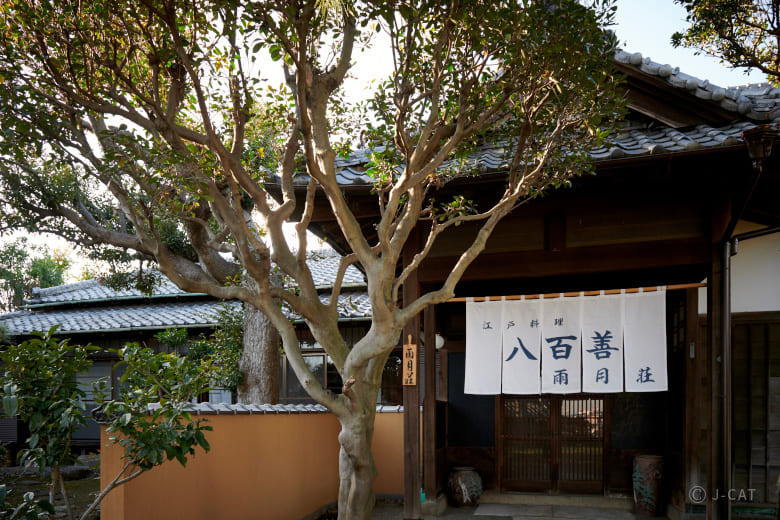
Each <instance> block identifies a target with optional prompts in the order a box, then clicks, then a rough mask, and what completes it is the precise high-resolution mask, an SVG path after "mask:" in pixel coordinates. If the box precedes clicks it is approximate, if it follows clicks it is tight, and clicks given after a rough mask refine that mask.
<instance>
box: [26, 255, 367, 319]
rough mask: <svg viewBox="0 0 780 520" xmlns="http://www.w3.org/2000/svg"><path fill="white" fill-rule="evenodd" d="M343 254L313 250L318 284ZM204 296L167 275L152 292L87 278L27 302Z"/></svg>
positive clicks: (37, 293)
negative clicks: (124, 287) (122, 287)
mask: <svg viewBox="0 0 780 520" xmlns="http://www.w3.org/2000/svg"><path fill="white" fill-rule="evenodd" d="M340 259H341V257H340V256H339V255H338V253H336V252H335V251H332V250H323V251H314V252H311V253H310V258H309V260H308V261H307V264H308V266H309V269H310V270H311V273H312V278H313V279H314V285H315V286H317V287H330V286H331V285H333V281H334V279H335V278H336V273H337V271H338V266H339V260H340ZM364 284H365V280H364V278H363V274H362V273H361V272H360V271H359V270H358V269H357V268H356V267H355V266H349V267H348V268H347V270H346V273H345V274H344V281H343V285H344V286H350V285H364ZM190 296H202V294H194V293H188V292H186V291H183V290H181V289H179V288H178V287H177V286H176V285H175V284H174V283H173V282H171V281H170V280H169V279H168V278H166V277H164V276H163V277H161V279H160V283H159V284H158V285H157V286H156V287H155V288H154V290H153V292H152V294H151V295H145V294H143V293H142V292H141V291H138V290H136V289H124V290H115V289H111V288H110V287H106V286H105V285H103V284H102V283H101V282H100V281H99V280H95V279H92V280H85V281H82V282H76V283H69V284H65V285H58V286H57V287H50V288H47V289H37V288H36V289H33V296H32V298H30V299H29V300H28V301H26V302H25V303H26V305H27V306H29V307H39V306H46V305H59V304H69V303H85V302H100V301H110V302H111V303H117V302H120V301H123V300H124V301H130V300H149V299H150V298H152V299H155V298H171V297H190Z"/></svg>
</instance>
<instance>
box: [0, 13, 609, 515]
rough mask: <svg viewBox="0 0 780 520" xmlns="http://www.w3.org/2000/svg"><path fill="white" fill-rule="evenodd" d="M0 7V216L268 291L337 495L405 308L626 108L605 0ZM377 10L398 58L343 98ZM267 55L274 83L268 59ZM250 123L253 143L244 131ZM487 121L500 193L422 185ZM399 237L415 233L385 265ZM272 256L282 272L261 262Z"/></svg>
mask: <svg viewBox="0 0 780 520" xmlns="http://www.w3.org/2000/svg"><path fill="white" fill-rule="evenodd" d="M0 13H1V14H0V18H2V21H3V22H4V26H5V27H6V28H7V29H6V30H5V31H4V32H3V34H2V35H0V80H1V82H0V96H1V97H2V100H1V101H0V111H2V118H3V124H4V133H3V134H2V167H0V178H1V179H2V185H1V186H0V187H1V188H2V201H0V203H2V204H3V205H5V207H6V208H7V211H6V212H5V213H4V216H3V219H4V220H5V222H6V224H7V225H14V226H31V225H35V226H36V227H37V228H39V229H44V230H49V231H53V232H56V233H60V234H62V235H64V236H66V237H68V238H69V239H71V240H74V241H79V242H81V243H83V244H104V245H109V246H111V247H113V248H116V249H117V250H118V251H125V250H130V251H133V252H136V253H137V254H139V255H141V256H142V257H146V258H150V259H153V260H154V261H155V262H156V263H157V264H158V265H159V268H160V269H161V271H162V272H163V273H164V274H165V275H166V276H168V277H169V278H170V279H171V280H173V281H174V283H176V284H177V285H178V286H180V287H181V288H183V289H184V290H187V291H196V292H205V293H209V294H211V295H213V296H215V297H218V298H225V299H238V300H242V301H244V302H246V303H248V304H250V305H252V306H253V307H255V308H257V309H259V310H261V311H262V312H263V313H264V314H265V315H266V316H267V317H268V319H269V321H270V322H271V323H272V324H273V326H274V327H275V328H276V329H277V330H278V332H279V334H280V336H281V339H282V343H283V349H284V353H285V355H286V356H287V359H288V362H289V365H290V366H291V367H292V369H293V371H294V372H295V374H296V376H297V377H298V379H299V380H300V382H301V385H302V386H303V388H305V389H306V391H307V392H308V394H309V395H310V396H311V397H312V398H313V399H315V400H316V401H317V402H319V403H321V404H323V405H325V406H326V407H328V409H330V410H331V411H332V412H333V413H334V414H335V416H336V417H337V418H338V420H339V421H340V423H341V427H342V430H341V433H340V434H339V442H340V445H341V451H340V458H339V465H340V467H339V474H340V478H341V484H340V490H339V497H338V500H339V517H340V518H342V519H346V518H349V519H358V518H368V517H369V516H370V511H371V508H372V506H373V502H374V497H373V492H372V489H371V488H372V483H373V481H374V478H375V474H376V470H375V467H374V463H373V458H372V456H371V439H372V435H373V428H374V417H375V412H376V408H375V405H376V401H377V393H378V390H379V387H380V382H381V381H380V379H381V374H382V368H383V366H384V364H385V361H386V360H387V358H388V356H389V354H390V352H391V351H392V349H393V348H394V347H395V345H397V343H398V339H399V335H400V333H401V330H402V328H403V327H404V326H405V325H406V324H407V323H408V322H409V321H410V320H411V319H412V318H413V317H414V316H416V315H417V314H418V313H419V312H420V311H421V310H422V309H423V308H425V307H426V306H429V305H434V304H436V303H440V302H443V301H445V300H447V299H448V298H450V297H452V295H453V294H454V290H455V286H456V284H457V282H458V280H459V279H460V277H461V276H462V274H463V272H464V271H465V270H466V268H467V267H468V266H469V264H470V263H471V262H472V261H473V260H474V258H475V257H476V256H477V255H478V254H479V253H480V252H481V251H482V250H483V249H484V247H485V243H486V241H487V239H488V237H489V236H490V233H491V232H492V231H493V229H494V228H495V226H496V224H497V223H498V222H499V221H500V220H501V219H502V218H503V217H504V216H506V215H507V214H509V213H510V212H511V211H512V209H513V208H515V207H516V206H517V205H518V204H520V203H521V202H522V201H523V200H524V199H526V198H527V197H529V196H535V195H537V194H538V193H540V192H541V191H542V190H543V189H544V188H546V187H548V186H550V185H558V184H565V183H566V182H567V179H568V178H569V177H571V176H572V175H576V174H579V173H582V172H584V171H587V170H588V169H589V167H590V162H589V155H588V153H587V151H588V149H589V148H590V147H591V146H592V145H594V144H595V143H596V142H598V141H599V140H601V139H602V138H603V137H604V136H605V134H606V130H607V129H608V128H609V122H610V121H612V120H614V118H615V116H616V115H618V113H619V106H620V102H619V101H618V97H619V96H618V95H617V94H616V83H617V81H616V79H615V77H614V76H613V73H612V70H613V69H612V62H611V58H612V53H613V46H614V41H612V40H611V38H610V37H609V36H608V35H607V34H606V33H605V32H604V31H603V27H604V25H605V23H607V22H608V21H609V18H610V17H611V15H612V8H611V6H610V5H609V4H608V2H602V1H600V0H597V1H594V2H593V5H590V6H585V5H582V4H581V3H580V2H577V1H575V0H558V1H555V2H549V1H542V0H539V1H531V0H528V1H525V0H519V1H512V2H493V1H474V2H459V1H457V0H455V1H451V2H431V1H420V2H418V1H410V2H406V1H402V2H368V3H357V2H354V3H352V2H316V1H314V0H310V1H303V0H301V1H295V0H290V1H286V2H280V1H278V0H274V1H268V2H266V1H257V2H240V1H228V0H192V1H175V0H140V1H127V0H94V1H92V2H80V1H75V0H73V1H70V0H62V1H58V2H50V1H48V0H27V1H20V0H8V1H6V2H4V3H3V5H2V6H1V7H0ZM376 32H384V33H385V34H386V35H387V37H388V41H389V45H390V46H391V48H392V56H393V59H392V64H393V70H392V71H391V74H390V76H389V77H388V79H387V80H386V81H384V82H382V83H381V84H380V86H379V88H378V89H377V92H376V96H375V97H374V99H373V100H372V102H371V103H368V104H356V103H353V102H351V101H350V99H349V98H348V97H347V96H346V95H345V92H344V89H343V87H344V83H345V78H347V74H348V72H349V69H350V66H351V65H352V62H353V60H354V59H355V56H357V55H358V53H357V52H356V51H358V50H362V49H363V48H364V47H366V46H367V45H369V44H370V40H371V38H372V36H373V35H374V34H375V33H376ZM272 67H277V68H281V69H282V71H283V73H284V76H283V77H284V78H285V84H284V85H283V86H281V87H267V86H265V85H266V84H265V83H263V80H264V79H266V78H267V77H269V76H268V75H267V74H266V71H267V70H268V69H270V68H272ZM260 107H262V110H261V109H260ZM251 125H260V126H261V127H262V128H263V135H267V136H271V139H270V140H269V143H268V145H267V146H265V145H263V146H258V145H257V143H256V142H255V141H254V140H251V139H248V137H247V136H248V135H249V134H251V132H250V131H249V127H250V126H251ZM358 125H360V126H358ZM360 127H363V128H364V129H365V130H366V131H367V132H366V135H367V136H368V137H369V139H370V142H369V146H370V147H371V149H372V150H373V152H372V153H371V154H370V165H367V166H370V168H368V172H369V174H371V175H373V176H374V179H375V183H374V184H375V185H374V190H375V193H376V199H377V203H378V213H379V217H378V218H377V220H376V222H375V226H374V227H373V228H372V230H371V234H370V235H366V234H364V228H362V227H361V224H360V222H359V221H358V218H357V216H356V215H355V214H354V213H353V211H352V209H351V207H350V205H349V204H348V202H347V200H346V198H345V195H344V193H343V192H342V190H341V187H340V186H339V184H338V177H337V171H336V165H335V160H336V157H337V154H345V153H349V142H350V137H351V136H350V134H351V133H357V132H358V131H359V128H360ZM485 142H501V143H503V150H504V154H505V159H506V164H507V166H506V172H505V181H506V183H505V186H504V188H503V190H502V191H500V192H498V193H497V194H496V196H495V198H494V201H493V203H492V204H491V205H489V206H486V207H475V206H474V205H473V204H472V203H470V201H468V200H466V199H465V198H464V197H455V198H454V199H450V200H443V199H442V197H441V196H438V197H437V193H438V191H437V190H438V188H439V187H441V186H442V185H443V184H445V183H446V182H447V181H448V180H449V179H451V178H452V177H457V176H461V175H468V174H470V173H473V172H469V161H468V160H467V159H468V156H469V153H470V152H471V151H473V150H474V149H475V148H478V147H479V146H480V144H481V143H485ZM444 166H446V167H444ZM301 174H305V176H304V177H301V178H304V179H306V183H305V187H304V188H303V191H304V192H305V193H303V195H302V196H300V197H299V196H298V195H300V193H298V191H297V190H298V186H299V185H298V184H296V183H295V182H294V180H295V179H297V178H299V176H300V175H301ZM269 191H270V192H272V193H275V194H276V196H277V199H276V200H275V199H273V198H272V197H271V194H270V193H269ZM318 193H320V194H324V196H325V198H326V200H327V204H328V206H329V208H328V209H329V211H330V212H332V215H333V218H334V219H335V221H336V222H337V223H338V226H339V229H340V232H341V233H342V234H343V236H344V237H345V239H346V243H347V244H348V247H349V248H350V249H351V252H349V254H347V255H346V256H344V258H343V259H342V261H341V264H340V269H339V272H338V276H337V278H336V280H335V283H334V286H333V293H332V297H331V299H330V301H325V302H323V301H321V300H320V298H319V296H318V294H317V288H316V286H315V283H314V281H313V278H312V274H311V272H310V271H309V269H308V267H307V264H306V249H307V243H306V233H305V232H304V231H305V230H306V228H307V227H308V226H309V224H310V221H311V219H312V216H313V213H314V210H315V207H314V206H315V201H316V200H317V197H315V195H317V194H318ZM439 199H442V200H439ZM249 217H251V218H249ZM253 219H254V220H256V222H254V221H253ZM288 221H297V223H296V229H297V231H298V233H297V239H295V240H294V243H289V242H288V239H287V238H286V236H285V233H284V232H283V228H282V225H283V224H284V223H285V222H288ZM466 222H469V223H478V225H479V226H480V231H479V233H477V234H476V236H475V238H474V240H473V242H472V243H471V244H470V245H469V246H468V247H467V248H466V249H465V250H464V251H463V252H462V255H461V256H460V259H459V261H458V262H457V264H456V265H455V267H454V269H453V270H452V272H451V273H450V274H449V276H448V278H447V280H446V282H445V283H444V284H442V286H441V287H438V288H436V289H435V290H432V291H430V292H427V293H425V294H423V295H421V296H420V297H419V298H418V299H416V300H414V301H411V302H407V304H406V305H405V306H401V305H400V304H399V291H400V290H401V289H402V286H403V284H404V283H405V281H406V280H407V277H408V276H409V274H410V273H411V272H413V271H414V270H415V269H416V267H417V266H418V265H420V263H421V262H422V261H423V260H424V259H425V257H426V256H427V254H428V253H429V252H430V251H431V248H432V247H433V245H434V242H435V240H436V239H437V237H438V236H440V234H441V233H442V232H443V231H445V230H447V229H449V228H451V227H452V226H456V225H459V224H461V223H466ZM415 230H418V231H415ZM417 232H419V233H422V234H423V240H422V241H421V245H420V247H419V248H417V249H413V250H412V249H410V248H414V247H415V244H416V243H417V242H416V241H410V240H409V238H410V236H412V235H413V233H417ZM182 243H186V244H188V247H180V245H181V244H182ZM405 249H406V251H407V253H408V252H409V251H410V250H411V252H412V253H416V255H415V256H414V257H413V260H412V261H411V262H410V263H408V264H406V265H403V266H402V268H401V269H400V270H399V266H400V265H401V259H402V252H404V251H405ZM351 264H358V265H359V266H360V268H361V269H362V270H363V271H364V272H365V275H366V278H367V283H368V293H369V298H370V301H371V305H372V314H373V317H372V322H371V326H370V328H369V330H368V332H367V334H366V335H365V336H364V337H363V338H362V339H361V340H360V341H358V342H357V343H356V344H355V345H354V346H353V347H352V348H351V349H350V348H349V347H348V346H347V344H346V342H345V340H344V338H343V337H342V335H341V333H340V331H339V327H338V315H339V313H338V296H339V293H340V292H341V285H342V279H343V276H344V273H345V270H346V268H347V267H348V266H349V265H351ZM277 271H278V272H277ZM278 275H281V276H282V277H283V278H285V279H290V280H292V281H294V283H295V289H294V290H287V289H285V288H284V287H280V286H278V285H276V284H274V283H272V280H274V279H275V277H276V276H278ZM248 281H249V282H250V283H246V282H248ZM278 301H281V302H283V304H284V305H285V306H287V307H289V308H291V309H292V310H294V312H296V313H297V314H298V315H300V316H302V317H303V319H304V320H305V322H306V325H307V326H308V328H309V329H310V331H311V333H312V334H313V336H314V338H315V339H316V340H317V341H318V342H319V344H320V345H322V346H323V348H324V349H325V351H326V352H327V354H328V355H329V356H330V358H331V359H332V360H333V363H334V365H335V367H336V369H337V370H338V371H339V373H340V375H341V377H342V378H343V381H344V387H343V389H342V393H341V394H338V395H336V394H334V393H332V392H330V391H328V390H327V389H326V388H323V387H322V385H321V384H320V382H319V381H318V380H317V378H316V377H315V376H314V375H313V374H312V373H311V371H310V370H309V368H308V367H307V365H306V363H305V362H304V358H303V356H302V352H301V348H300V344H299V341H298V339H297V335H296V331H295V328H294V327H293V325H292V324H291V323H290V321H289V320H288V319H287V318H286V316H285V314H284V312H283V310H282V308H281V306H280V305H279V304H278V303H277V302H278Z"/></svg>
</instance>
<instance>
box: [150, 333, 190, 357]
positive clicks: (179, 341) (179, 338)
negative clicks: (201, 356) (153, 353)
mask: <svg viewBox="0 0 780 520" xmlns="http://www.w3.org/2000/svg"><path fill="white" fill-rule="evenodd" d="M154 337H155V338H156V339H157V341H159V342H160V343H161V344H163V345H164V346H165V347H166V348H167V349H168V352H169V353H170V352H171V351H173V352H174V353H176V354H178V353H180V349H181V347H183V346H184V345H186V344H187V341H188V340H189V337H188V335H187V329H179V328H176V327H174V328H172V329H165V330H164V331H162V332H158V333H157V334H155V335H154Z"/></svg>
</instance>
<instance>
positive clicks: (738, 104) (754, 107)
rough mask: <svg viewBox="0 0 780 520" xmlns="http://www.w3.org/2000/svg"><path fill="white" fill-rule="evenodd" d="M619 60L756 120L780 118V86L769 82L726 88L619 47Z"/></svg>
mask: <svg viewBox="0 0 780 520" xmlns="http://www.w3.org/2000/svg"><path fill="white" fill-rule="evenodd" d="M615 61H617V62H618V63H622V64H623V65H630V66H633V67H635V68H636V69H637V70H639V71H641V72H643V73H644V74H647V75H648V76H653V77H656V78H659V79H661V80H663V81H665V82H666V83H668V84H669V85H671V86H673V87H676V88H678V89H681V90H685V91H687V92H689V93H690V94H691V95H693V96H696V97H697V98H699V99H703V100H706V101H712V102H713V103H715V104H717V105H719V106H720V107H721V108H724V109H726V110H728V111H730V112H734V113H735V116H736V115H737V114H739V115H742V116H745V117H748V118H750V119H753V120H756V121H766V122H772V121H778V120H779V119H780V88H773V87H772V85H771V84H769V83H754V84H751V85H741V86H736V87H728V88H723V87H719V86H717V85H713V84H712V83H710V82H709V81H707V80H706V79H699V78H696V77H694V76H690V75H688V74H685V73H683V72H680V68H679V67H672V66H671V65H666V64H661V63H657V62H655V61H653V60H651V59H650V58H646V57H644V56H642V54H641V53H638V52H635V53H629V52H626V51H624V50H618V51H617V52H616V53H615Z"/></svg>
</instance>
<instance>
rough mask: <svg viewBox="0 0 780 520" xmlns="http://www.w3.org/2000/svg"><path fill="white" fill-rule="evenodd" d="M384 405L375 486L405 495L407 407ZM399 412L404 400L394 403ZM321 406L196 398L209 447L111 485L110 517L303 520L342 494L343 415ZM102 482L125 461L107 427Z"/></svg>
mask: <svg viewBox="0 0 780 520" xmlns="http://www.w3.org/2000/svg"><path fill="white" fill-rule="evenodd" d="M387 408H388V407H380V408H379V409H378V410H379V411H380V413H377V418H376V428H375V434H374V441H373V445H372V449H373V453H374V458H375V461H376V466H377V469H378V471H379V476H378V478H377V480H376V482H375V484H374V491H375V492H376V493H382V494H394V495H400V494H403V414H402V413H387V410H386V409H387ZM390 408H391V410H392V411H394V412H399V411H400V409H399V407H390ZM323 410H324V409H323V408H321V407H317V406H300V405H299V406H289V405H287V406H285V405H277V406H267V405H266V406H261V407H256V406H252V407H245V406H241V405H232V406H231V405H217V406H213V407H212V406H209V405H204V404H201V405H198V409H197V412H198V413H199V414H201V415H208V417H207V419H208V420H209V422H210V426H212V428H214V430H213V431H211V432H206V439H207V440H208V441H209V444H210V445H211V451H209V452H208V453H204V452H203V451H202V450H198V452H197V453H196V455H195V456H193V457H190V459H189V461H188V463H187V466H186V467H185V468H183V467H181V465H180V464H178V463H177V462H175V461H169V462H166V463H165V464H163V465H162V466H160V467H157V468H155V469H153V470H151V471H149V472H147V473H145V474H143V475H141V476H140V477H138V478H137V479H135V480H132V481H130V482H128V483H127V484H124V485H123V486H120V487H119V488H117V489H115V490H114V491H112V492H111V493H110V494H109V495H107V496H106V498H105V499H104V500H103V503H102V505H101V518H103V519H104V520H135V519H145V520H151V519H155V518H166V519H178V518H181V519H188V520H196V519H204V520H207V519H208V520H212V519H214V518H231V519H236V520H238V519H243V518H246V519H250V518H251V519H257V518H268V519H279V520H283V519H299V518H302V517H305V516H306V515H309V514H311V513H313V512H315V511H317V510H319V509H320V508H322V507H323V506H325V505H327V504H330V503H332V502H335V501H336V497H337V494H338V450H339V447H338V439H337V435H338V433H339V430H340V426H339V423H338V420H336V418H335V417H334V416H333V415H332V414H330V413H324V411H323ZM101 446H103V448H102V453H101V468H100V474H101V487H105V485H106V484H107V483H108V482H109V481H110V480H111V479H112V478H113V477H114V476H115V475H116V474H117V472H118V471H119V469H120V468H121V464H122V462H121V454H122V450H121V448H120V447H118V446H115V445H108V442H107V438H106V435H105V431H103V432H102V434H101Z"/></svg>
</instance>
